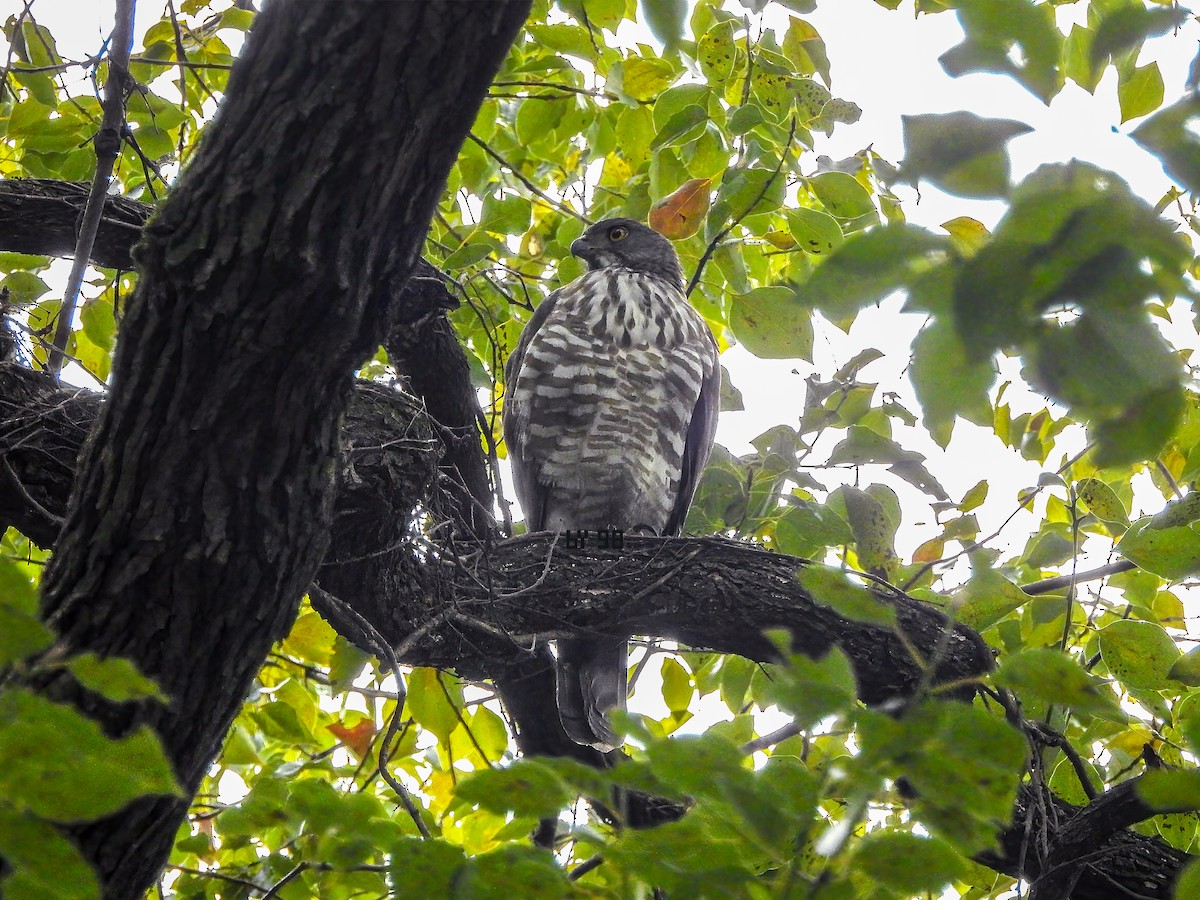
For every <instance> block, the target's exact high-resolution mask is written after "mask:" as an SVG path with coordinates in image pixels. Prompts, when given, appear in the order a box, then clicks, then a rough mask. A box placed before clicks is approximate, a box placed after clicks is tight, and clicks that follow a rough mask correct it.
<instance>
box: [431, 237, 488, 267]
mask: <svg viewBox="0 0 1200 900" xmlns="http://www.w3.org/2000/svg"><path fill="white" fill-rule="evenodd" d="M491 252H492V245H491V244H490V243H488V242H487V241H469V242H468V243H465V244H463V245H462V246H461V247H459V248H458V249H457V250H455V251H454V252H453V253H451V254H450V255H449V256H447V257H446V258H445V260H443V261H442V265H443V266H445V267H446V268H447V269H463V268H466V267H467V266H473V265H475V263H477V262H481V261H483V260H485V259H487V257H488V254H490V253H491Z"/></svg>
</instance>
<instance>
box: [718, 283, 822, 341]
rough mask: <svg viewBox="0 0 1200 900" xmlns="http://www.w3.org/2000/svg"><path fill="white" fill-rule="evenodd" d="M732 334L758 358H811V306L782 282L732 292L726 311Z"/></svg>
mask: <svg viewBox="0 0 1200 900" xmlns="http://www.w3.org/2000/svg"><path fill="white" fill-rule="evenodd" d="M729 327H730V329H731V330H732V331H733V334H734V337H736V338H737V339H738V342H739V343H741V344H742V345H743V346H745V348H746V349H747V350H749V351H750V352H751V353H753V354H754V355H755V356H757V357H759V358H760V359H806V360H807V359H811V358H812V347H813V326H812V310H811V309H809V308H808V307H807V306H805V305H804V303H803V302H801V300H800V298H799V297H798V296H797V294H796V291H795V289H794V288H792V287H788V286H786V285H772V286H770V287H759V288H755V289H754V290H752V291H751V292H750V293H748V294H742V295H739V296H735V297H734V299H733V305H732V308H731V309H730V311H729Z"/></svg>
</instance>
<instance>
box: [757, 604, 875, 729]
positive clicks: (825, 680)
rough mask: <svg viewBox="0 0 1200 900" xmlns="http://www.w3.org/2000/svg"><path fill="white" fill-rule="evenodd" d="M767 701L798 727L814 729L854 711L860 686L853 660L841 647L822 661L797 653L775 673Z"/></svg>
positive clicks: (768, 689) (832, 649)
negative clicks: (789, 715)
mask: <svg viewBox="0 0 1200 900" xmlns="http://www.w3.org/2000/svg"><path fill="white" fill-rule="evenodd" d="M817 599H820V598H819V597H818V598H817ZM765 699H768V700H770V701H771V702H772V703H776V704H778V705H779V708H780V709H783V710H785V711H787V712H788V713H790V714H791V715H792V716H793V717H794V719H795V723H796V725H797V727H799V728H811V727H812V726H814V725H816V724H817V723H818V722H820V721H821V720H822V719H826V718H828V717H829V716H833V715H843V714H846V713H849V712H851V711H853V710H854V709H855V707H856V706H857V704H858V683H857V682H856V681H855V678H854V669H853V667H852V666H851V665H850V660H849V659H847V658H846V654H845V653H843V652H842V650H841V649H839V648H838V647H833V648H831V649H830V651H829V652H828V653H826V654H825V655H824V656H822V657H821V658H820V659H812V658H811V657H808V656H804V655H802V654H798V653H797V654H793V655H792V656H791V657H790V661H789V663H788V665H787V666H786V667H784V668H782V669H777V670H776V671H775V673H774V677H773V678H772V679H771V681H770V682H769V686H768V688H767V697H766V698H765Z"/></svg>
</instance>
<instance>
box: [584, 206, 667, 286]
mask: <svg viewBox="0 0 1200 900" xmlns="http://www.w3.org/2000/svg"><path fill="white" fill-rule="evenodd" d="M571 252H572V253H573V254H575V255H576V256H578V257H579V258H580V259H582V260H584V261H585V262H587V264H588V268H589V269H592V270H595V269H603V268H605V267H607V266H620V267H622V268H625V269H631V270H633V271H634V272H645V273H646V274H647V275H654V276H656V277H658V278H663V279H666V280H667V281H669V282H670V283H671V284H673V285H675V286H676V287H678V288H682V287H683V269H682V268H681V267H680V265H679V257H678V256H676V255H675V248H674V247H672V246H671V242H670V241H668V240H667V239H666V238H665V237H663V236H662V235H661V234H659V233H658V232H657V231H654V230H653V229H652V228H648V227H647V226H645V225H643V224H642V223H641V222H638V221H636V220H634V219H605V220H604V221H603V222H597V223H596V224H595V225H593V226H591V227H590V228H589V229H588V230H587V231H585V232H584V233H583V236H582V237H580V238H579V239H578V240H576V241H575V242H574V243H572V244H571Z"/></svg>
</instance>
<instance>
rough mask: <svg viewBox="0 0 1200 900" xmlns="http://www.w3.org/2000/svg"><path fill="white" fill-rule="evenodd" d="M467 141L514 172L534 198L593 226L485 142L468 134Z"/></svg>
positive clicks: (583, 216) (514, 175)
mask: <svg viewBox="0 0 1200 900" xmlns="http://www.w3.org/2000/svg"><path fill="white" fill-rule="evenodd" d="M467 139H468V140H470V141H473V142H474V143H475V144H477V145H479V147H480V148H481V149H482V150H483V152H484V153H486V154H487V155H488V156H490V157H491V158H492V159H494V160H495V161H496V162H498V163H500V165H502V166H504V167H505V168H506V169H508V171H510V172H512V175H513V177H514V178H516V179H517V181H519V182H521V184H523V185H525V187H526V188H528V189H529V191H530V193H532V194H533V195H534V196H536V197H538V198H539V199H541V200H543V201H545V202H546V203H549V204H550V205H551V206H552V207H554V208H555V209H557V210H558V211H559V212H563V213H566V214H567V215H569V216H574V217H575V218H576V219H578V220H579V221H581V222H584V223H586V224H588V225H591V224H592V220H591V219H589V218H588V217H587V216H585V215H584V214H583V213H580V212H576V211H575V210H574V209H572V208H571V207H569V206H567V205H566V204H565V203H563V202H561V201H559V200H555V199H554V198H553V197H551V196H550V195H549V194H547V193H546V192H545V191H543V190H542V189H541V188H540V187H538V186H537V185H536V184H534V183H533V182H532V181H530V180H529V179H528V178H526V177H525V176H524V175H522V174H521V172H520V170H519V169H517V167H516V166H514V165H513V164H512V163H510V162H509V161H508V160H507V159H505V158H504V157H503V156H501V155H500V154H499V153H497V152H496V151H495V150H493V149H492V148H491V147H490V146H489V145H488V144H487V143H486V142H485V141H483V140H481V139H480V138H477V137H476V136H475V135H474V134H468V135H467Z"/></svg>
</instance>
